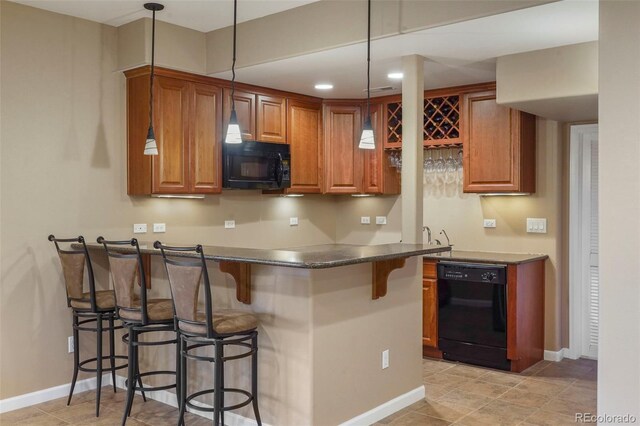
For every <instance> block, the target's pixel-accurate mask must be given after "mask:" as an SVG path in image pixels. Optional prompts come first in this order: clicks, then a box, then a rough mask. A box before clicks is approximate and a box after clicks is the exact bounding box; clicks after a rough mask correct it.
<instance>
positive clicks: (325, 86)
mask: <svg viewBox="0 0 640 426" xmlns="http://www.w3.org/2000/svg"><path fill="white" fill-rule="evenodd" d="M315 88H316V89H318V90H331V89H333V84H329V83H318V84H316V85H315Z"/></svg>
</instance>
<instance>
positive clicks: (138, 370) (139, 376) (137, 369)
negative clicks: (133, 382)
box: [134, 333, 147, 402]
mask: <svg viewBox="0 0 640 426" xmlns="http://www.w3.org/2000/svg"><path fill="white" fill-rule="evenodd" d="M135 343H136V345H135V352H136V377H137V378H138V379H137V380H138V386H139V387H141V388H142V387H143V386H142V376H141V375H140V358H139V357H140V352H138V348H139V347H140V346H139V345H138V333H136V342H135ZM134 393H135V392H134ZM140 393H141V394H142V400H143V401H144V402H147V396H146V395H145V394H144V391H143V390H142V389H140Z"/></svg>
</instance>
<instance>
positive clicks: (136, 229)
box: [133, 223, 147, 234]
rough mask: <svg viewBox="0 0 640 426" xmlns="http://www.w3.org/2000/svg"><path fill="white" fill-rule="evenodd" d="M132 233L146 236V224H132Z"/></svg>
mask: <svg viewBox="0 0 640 426" xmlns="http://www.w3.org/2000/svg"><path fill="white" fill-rule="evenodd" d="M133 233H134V234H146V233H147V224H146V223H134V224H133Z"/></svg>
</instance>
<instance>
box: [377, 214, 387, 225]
mask: <svg viewBox="0 0 640 426" xmlns="http://www.w3.org/2000/svg"><path fill="white" fill-rule="evenodd" d="M386 224H387V217H386V216H376V225H386Z"/></svg>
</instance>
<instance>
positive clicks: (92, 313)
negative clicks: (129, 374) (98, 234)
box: [48, 235, 127, 417]
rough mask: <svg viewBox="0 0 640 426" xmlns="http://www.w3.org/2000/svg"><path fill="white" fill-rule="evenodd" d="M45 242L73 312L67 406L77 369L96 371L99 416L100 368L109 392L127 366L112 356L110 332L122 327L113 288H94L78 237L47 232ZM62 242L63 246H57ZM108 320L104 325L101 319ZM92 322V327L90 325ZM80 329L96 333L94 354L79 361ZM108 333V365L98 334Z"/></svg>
mask: <svg viewBox="0 0 640 426" xmlns="http://www.w3.org/2000/svg"><path fill="white" fill-rule="evenodd" d="M48 240H49V241H52V242H53V243H54V244H55V246H56V251H57V252H58V256H59V258H60V263H61V264H62V273H63V276H64V281H65V290H66V293H67V306H68V307H69V308H71V312H72V314H73V344H74V351H73V379H72V380H71V389H70V390H69V398H68V399H67V405H69V404H71V397H72V396H73V390H74V388H75V386H76V380H77V379H78V371H85V372H89V373H96V386H97V387H96V417H99V416H100V392H101V388H102V373H103V371H110V372H111V379H112V381H113V391H114V392H116V370H119V369H121V368H125V367H127V365H126V364H124V365H120V366H116V365H115V364H116V359H127V357H126V356H123V355H115V353H114V351H115V344H114V342H115V339H114V331H115V330H118V329H121V328H122V326H115V325H114V320H115V319H117V318H118V316H117V314H116V311H115V298H114V293H113V290H96V286H95V279H94V275H93V267H92V265H91V258H90V257H89V251H88V250H87V245H86V244H85V241H84V238H83V237H82V236H79V237H76V238H56V237H55V236H53V235H49V237H48ZM70 243H78V244H82V248H81V249H74V248H73V247H72V246H71V244H70ZM60 244H64V245H65V246H64V248H61V247H60ZM85 264H86V265H87V276H88V287H89V291H88V292H85V291H84V269H85ZM103 321H108V326H107V327H104V326H103V324H102V322H103ZM92 323H95V324H94V326H93V327H92V326H91V324H92ZM80 331H88V332H92V333H96V356H95V357H94V358H88V359H84V360H82V361H81V360H80ZM104 331H108V332H109V357H108V358H109V363H110V367H103V366H102V361H103V356H102V333H103V332H104ZM90 362H95V363H96V367H95V368H90V367H85V365H86V364H88V363H90Z"/></svg>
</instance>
